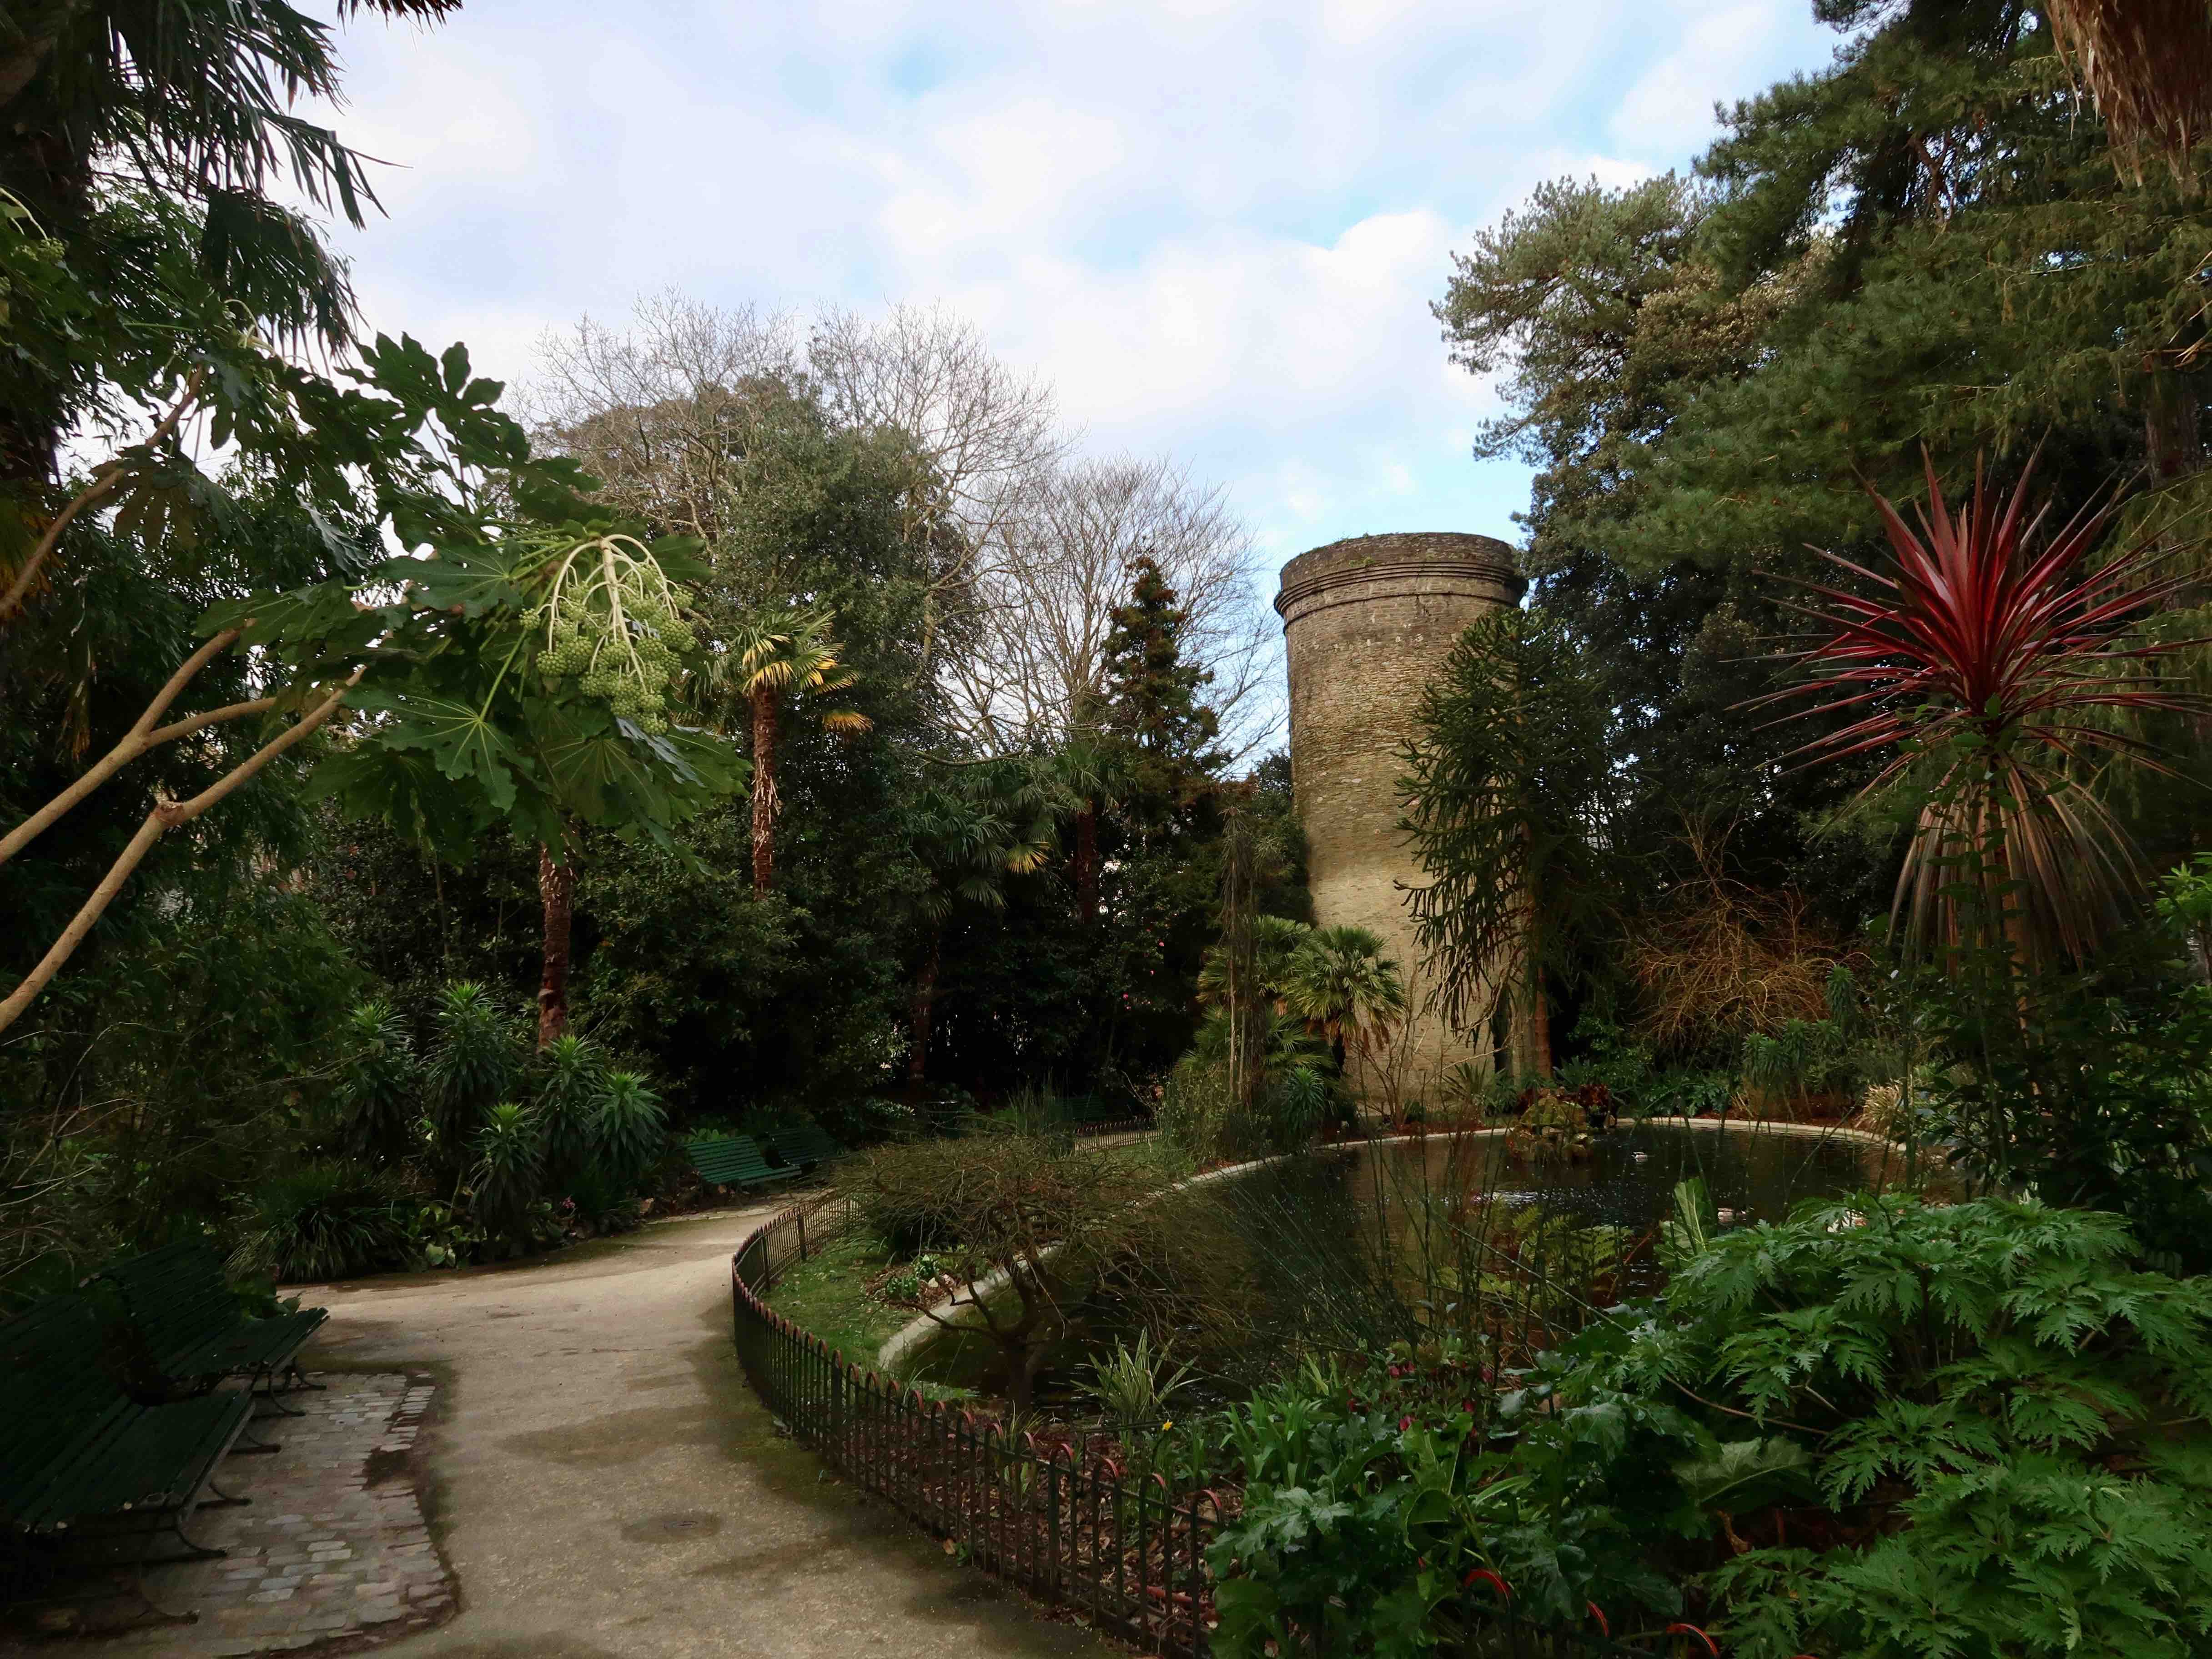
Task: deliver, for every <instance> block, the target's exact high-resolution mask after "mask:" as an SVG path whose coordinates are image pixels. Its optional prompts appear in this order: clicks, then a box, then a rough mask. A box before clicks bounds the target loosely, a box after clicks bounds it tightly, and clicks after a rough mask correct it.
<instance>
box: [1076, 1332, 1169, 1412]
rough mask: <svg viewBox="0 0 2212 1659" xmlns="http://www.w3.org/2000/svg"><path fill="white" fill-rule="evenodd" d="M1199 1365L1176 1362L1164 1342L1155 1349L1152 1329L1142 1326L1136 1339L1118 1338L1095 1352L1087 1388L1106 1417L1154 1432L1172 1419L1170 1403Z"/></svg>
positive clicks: (1092, 1357) (1086, 1390)
mask: <svg viewBox="0 0 2212 1659" xmlns="http://www.w3.org/2000/svg"><path fill="white" fill-rule="evenodd" d="M1195 1369H1196V1368H1195V1367H1194V1365H1192V1364H1190V1363H1189V1362H1188V1361H1185V1362H1184V1363H1182V1364H1176V1363H1175V1360H1174V1358H1173V1356H1172V1355H1171V1354H1170V1352H1169V1351H1168V1349H1167V1346H1165V1345H1164V1344H1163V1345H1161V1346H1159V1347H1158V1348H1155V1347H1154V1346H1152V1333H1151V1332H1150V1331H1144V1330H1140V1331H1139V1332H1138V1333H1137V1340H1135V1341H1134V1342H1130V1341H1127V1340H1123V1341H1120V1342H1116V1343H1115V1345H1114V1346H1113V1347H1112V1348H1111V1349H1110V1350H1109V1351H1108V1352H1104V1353H1096V1354H1093V1355H1091V1381H1090V1382H1089V1383H1087V1384H1085V1392H1087V1393H1088V1394H1089V1395H1090V1396H1091V1399H1092V1400H1093V1401H1096V1402H1097V1406H1098V1409H1099V1410H1100V1411H1101V1412H1103V1413H1105V1416H1106V1419H1107V1421H1109V1423H1113V1424H1116V1425H1121V1426H1123V1427H1125V1428H1134V1429H1140V1430H1142V1431H1145V1432H1146V1435H1148V1436H1149V1435H1151V1434H1153V1433H1157V1432H1158V1431H1159V1430H1160V1429H1161V1428H1162V1427H1163V1426H1164V1425H1166V1424H1167V1423H1168V1422H1169V1421H1170V1420H1171V1419H1170V1413H1171V1411H1172V1407H1171V1405H1170V1401H1173V1399H1174V1397H1175V1396H1176V1395H1177V1394H1178V1393H1180V1392H1181V1391H1182V1388H1183V1385H1184V1384H1185V1383H1188V1382H1189V1381H1190V1379H1191V1376H1192V1373H1193V1371H1194V1370H1195Z"/></svg>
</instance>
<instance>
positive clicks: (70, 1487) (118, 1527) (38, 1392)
mask: <svg viewBox="0 0 2212 1659" xmlns="http://www.w3.org/2000/svg"><path fill="white" fill-rule="evenodd" d="M105 1346H106V1343H105V1333H104V1331H103V1329H102V1325H101V1320H100V1311H99V1310H98V1309H96V1308H95V1307H94V1306H93V1304H91V1303H90V1302H88V1301H87V1300H86V1299H85V1298H84V1297H79V1296H56V1297H47V1298H46V1300H45V1301H43V1302H40V1303H36V1304H33V1305H32V1307H31V1308H30V1309H29V1310H28V1311H27V1312H25V1313H24V1314H22V1315H21V1316H19V1317H17V1318H15V1319H13V1320H11V1321H9V1322H8V1323H7V1324H5V1325H0V1520H4V1522H5V1527H6V1530H7V1532H8V1533H9V1534H10V1535H11V1536H12V1538H13V1540H14V1542H15V1545H16V1546H17V1547H19V1548H23V1549H25V1550H27V1549H29V1548H30V1547H33V1546H34V1545H43V1546H45V1547H46V1552H47V1553H51V1552H52V1548H53V1547H55V1546H57V1545H58V1543H59V1542H60V1541H62V1540H63V1538H64V1535H65V1534H71V1535H74V1536H76V1537H79V1538H94V1537H105V1536H112V1535H116V1534H138V1535H143V1540H144V1545H143V1548H142V1549H141V1551H140V1553H139V1558H138V1562H137V1565H138V1567H139V1569H140V1571H142V1572H143V1570H144V1569H145V1568H146V1567H148V1566H150V1565H155V1563H156V1562H158V1561H178V1560H204V1559H209V1558H210V1557H215V1556H220V1555H222V1554H223V1553H224V1552H223V1551H222V1550H219V1549H210V1548H208V1547H206V1546H204V1545H202V1544H198V1543H195V1542H194V1541H192V1539H191V1536H190V1535H189V1534H187V1533H186V1532H185V1522H187V1521H189V1520H190V1519H191V1516H192V1513H193V1511H194V1510H197V1509H199V1508H202V1507H222V1506H223V1505H227V1504H244V1503H246V1502H249V1501H250V1500H249V1499H246V1498H233V1497H230V1496H229V1495H228V1494H227V1493H225V1492H223V1491H222V1489H221V1488H220V1487H218V1486H216V1485H215V1484H214V1480H213V1479H212V1477H213V1475H214V1473H215V1468H216V1464H218V1463H220V1462H222V1458H223V1455H224V1454H225V1453H227V1452H228V1451H230V1450H231V1449H232V1447H233V1443H234V1442H235V1441H236V1440H237V1438H238V1437H239V1434H240V1431H242V1430H243V1429H244V1428H245V1427H246V1419H248V1418H249V1417H251V1416H252V1413H253V1401H252V1396H251V1395H248V1394H247V1393H246V1392H245V1391H244V1390H242V1389H228V1390H224V1391H222V1392H219V1393H215V1394H208V1395H201V1396H200V1397H199V1398H197V1399H196V1400H183V1401H176V1402H175V1403H173V1404H170V1405H161V1406H141V1405H137V1404H136V1403H134V1402H133V1401H131V1399H130V1398H129V1397H128V1396H127V1395H125V1393H124V1391H123V1389H122V1387H121V1385H120V1384H119V1383H117V1381H116V1380H115V1378H114V1376H112V1374H111V1372H110V1371H109V1370H108V1368H107V1365H106V1358H105V1352H104V1350H105ZM206 1492H214V1493H215V1496H214V1497H213V1498H207V1497H205V1496H204V1493H206ZM164 1531H168V1532H173V1533H174V1534H176V1537H177V1541H178V1542H179V1543H180V1544H181V1545H182V1546H183V1547H184V1552H185V1553H183V1554H181V1555H163V1556H158V1557H157V1556H155V1554H154V1553H153V1549H154V1543H155V1540H156V1539H157V1538H158V1537H160V1535H161V1534H162V1533H163V1532H164ZM139 1594H140V1595H141V1596H143V1597H144V1599H145V1601H146V1603H147V1605H148V1606H149V1607H154V1608H155V1611H156V1612H161V1613H165V1616H167V1617H171V1618H177V1617H187V1616H189V1615H180V1614H172V1613H166V1610H165V1609H163V1608H161V1607H160V1606H159V1605H158V1604H157V1603H155V1601H154V1600H153V1598H152V1597H151V1596H148V1595H146V1594H145V1589H144V1585H143V1583H141V1585H140V1587H139Z"/></svg>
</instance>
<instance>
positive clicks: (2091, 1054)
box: [1917, 940, 2212, 1272]
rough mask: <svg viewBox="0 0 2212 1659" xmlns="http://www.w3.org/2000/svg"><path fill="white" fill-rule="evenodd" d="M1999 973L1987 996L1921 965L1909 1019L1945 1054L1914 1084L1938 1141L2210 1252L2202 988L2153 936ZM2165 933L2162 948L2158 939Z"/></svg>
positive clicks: (2058, 1200) (1994, 1171)
mask: <svg viewBox="0 0 2212 1659" xmlns="http://www.w3.org/2000/svg"><path fill="white" fill-rule="evenodd" d="M2145 945H2146V946H2147V947H2148V960H2145V958H2144V954H2143V953H2141V952H2139V953H2137V954H2136V955H2134V956H2132V957H2130V956H2129V955H2124V954H2120V955H2115V956H2114V957H2113V958H2112V959H2111V960H2109V961H2107V962H2106V963H2102V964H2100V966H2098V967H2096V968H2093V969H2087V970H2080V971H2065V970H2062V971H2057V972H2052V973H2048V974H2043V975H2034V976H2033V977H2025V978H2020V979H2015V980H2012V981H2010V983H2011V990H2012V1000H2011V1001H2010V1002H2009V1003H2008V1004H2004V1005H2001V1006H1996V1007H1992V1006H1990V997H1989V995H1988V993H1987V989H1986V987H1984V986H1982V985H1979V984H1978V983H1976V982H1975V981H1972V980H1971V979H1969V980H1966V981H1951V980H1948V979H1943V978H1940V977H1935V976H1932V975H1931V976H1930V977H1929V979H1928V980H1927V981H1924V982H1923V985H1922V986H1921V987H1920V989H1919V994H1918V998H1917V1017H1918V1018H1919V1019H1920V1020H1921V1021H1922V1022H1923V1023H1924V1024H1925V1026H1926V1029H1927V1032H1928V1037H1929V1042H1931V1044H1932V1045H1933V1046H1934V1048H1935V1049H1936V1053H1937V1054H1939V1056H1941V1057H1942V1058H1943V1059H1944V1060H1948V1061H1949V1062H1950V1063H1949V1064H1948V1065H1946V1066H1943V1067H1942V1068H1941V1069H1940V1070H1939V1071H1937V1072H1936V1073H1934V1074H1933V1075H1931V1076H1930V1078H1929V1079H1928V1081H1927V1083H1926V1084H1925V1085H1923V1087H1922V1088H1921V1089H1920V1091H1919V1093H1920V1096H1921V1108H1922V1109H1923V1111H1924V1112H1925V1113H1926V1115H1927V1117H1928V1120H1929V1122H1930V1123H1931V1124H1933V1125H1935V1126H1945V1125H1948V1126H1955V1127H1954V1128H1953V1132H1952V1133H1948V1134H1945V1135H1942V1136H1941V1137H1940V1139H1939V1140H1938V1147H1939V1149H1940V1150H1942V1151H1945V1152H1949V1153H1950V1154H1951V1156H1952V1157H1953V1158H1954V1160H1955V1161H1956V1162H1958V1163H1959V1164H1961V1165H1962V1166H1964V1167H1966V1169H1968V1170H1972V1171H1973V1172H1974V1173H1976V1174H1978V1176H1981V1177H1982V1178H1983V1179H1984V1180H1990V1179H1995V1180H1998V1181H2002V1182H2006V1183H2007V1184H2010V1185H2015V1186H2018V1187H2023V1188H2028V1189H2031V1190H2033V1191H2034V1192H2036V1193H2037V1194H2039V1195H2040V1196H2042V1197H2043V1198H2045V1200H2048V1201H2049V1202H2051V1203H2054V1204H2065V1205H2075V1206H2083V1207H2087V1208H2093V1209H2106V1210H2112V1211H2116V1212H2121V1213H2124V1214H2125V1215H2127V1216H2128V1217H2129V1218H2130V1222H2131V1223H2132V1225H2133V1227H2134V1230H2135V1236H2136V1238H2137V1239H2138V1240H2139V1241H2140V1243H2142V1246H2143V1247H2144V1248H2145V1249H2148V1250H2151V1251H2154V1252H2156V1253H2158V1254H2159V1255H2162V1256H2166V1257H2169V1258H2171V1259H2172V1260H2173V1261H2177V1262H2179V1263H2182V1264H2184V1265H2185V1266H2186V1267H2188V1269H2189V1270H2190V1271H2192V1272H2201V1271H2203V1270H2204V1269H2205V1268H2206V1267H2208V1266H2212V1189H2208V1185H2207V1183H2208V1182H2209V1181H2212V987H2207V986H2206V985H2205V984H2204V983H2203V981H2200V980H2198V979H2197V978H2196V977H2195V975H2193V974H2192V973H2191V972H2190V971H2189V970H2188V969H2187V967H2186V966H2185V963H2180V962H2177V961H2175V960H2173V959H2172V955H2171V954H2169V952H2170V951H2171V945H2170V944H2168V943H2167V942H2166V941H2159V940H2151V941H2145ZM2161 947H2163V948H2161Z"/></svg>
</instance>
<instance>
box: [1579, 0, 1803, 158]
mask: <svg viewBox="0 0 2212 1659" xmlns="http://www.w3.org/2000/svg"><path fill="white" fill-rule="evenodd" d="M1781 21H1782V20H1781V19H1780V18H1778V16H1777V15H1775V8H1774V7H1773V6H1771V5H1769V4H1765V3H1762V0H1743V3H1740V4H1733V5H1721V6H1717V7H1715V8H1713V9H1711V10H1710V11H1709V12H1707V14H1706V15H1704V16H1700V17H1698V18H1696V19H1694V20H1693V21H1691V22H1690V24H1689V27H1688V29H1687V32H1686V34H1685V35H1684V36H1683V38H1682V40H1681V44H1680V46H1677V47H1676V48H1675V49H1674V51H1673V52H1669V53H1668V55H1667V56H1666V57H1665V58H1662V59H1661V60H1660V61H1659V62H1658V63H1657V64H1654V65H1652V66H1651V67H1650V69H1649V70H1646V71H1645V72H1644V75H1643V76H1642V77H1641V78H1640V79H1639V80H1638V82H1636V84H1635V85H1634V86H1632V88H1629V91H1628V94H1627V95H1626V97H1624V98H1623V99H1622V100H1620V108H1619V109H1618V110H1617V111H1615V112H1614V114H1613V123H1612V131H1613V137H1614V140H1615V141H1616V142H1617V143H1620V145H1621V146H1622V147H1623V148H1625V149H1633V150H1638V151H1642V152H1644V153H1645V154H1650V153H1651V152H1652V151H1655V150H1659V151H1677V152H1681V153H1685V154H1686V153H1687V152H1688V151H1690V150H1691V149H1694V148H1695V147H1697V146H1699V145H1700V144H1702V143H1705V142H1707V141H1709V140H1710V139H1711V138H1712V137H1713V136H1714V135H1715V132H1716V130H1717V129H1716V125H1715V123H1714V120H1713V106H1714V104H1715V103H1716V102H1717V101H1730V100H1734V99H1736V98H1741V97H1747V96H1748V95H1750V94H1752V93H1754V92H1757V91H1759V90H1760V82H1759V79H1758V78H1757V74H1756V70H1755V67H1754V66H1755V65H1757V64H1759V63H1760V62H1761V61H1762V60H1763V59H1765V58H1766V57H1767V56H1768V55H1769V52H1770V50H1771V45H1772V42H1773V40H1774V38H1775V36H1776V34H1777V33H1778V32H1779V29H1780V26H1781Z"/></svg>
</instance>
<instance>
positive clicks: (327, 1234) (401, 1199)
mask: <svg viewBox="0 0 2212 1659" xmlns="http://www.w3.org/2000/svg"><path fill="white" fill-rule="evenodd" d="M412 1205H413V1200H412V1199H411V1198H410V1194H408V1192H407V1189H406V1187H405V1185H404V1182H401V1181H400V1180H398V1178H397V1177H396V1176H392V1175H389V1174H383V1173H380V1172H377V1171H374V1170H367V1169H364V1168H362V1166H361V1165H359V1164H343V1163H330V1164H307V1165H304V1166H303V1167H301V1168H300V1169H297V1170H289V1171H288V1172H286V1173H284V1174H283V1175H279V1176H273V1177H272V1178H270V1180H267V1181H264V1182H262V1183H261V1185H260V1186H258V1187H257V1188H254V1190H253V1193H252V1198H251V1200H250V1206H249V1208H248V1210H247V1212H246V1217H245V1225H244V1228H243V1237H241V1239H240V1243H239V1244H238V1246H237V1248H236V1249H234V1251H233V1252H232V1255H231V1264H230V1265H231V1267H232V1269H233V1271H234V1272H237V1273H244V1274H248V1275H260V1276H265V1277H267V1278H269V1279H274V1280H276V1282H277V1283H278V1284H280V1285H287V1284H289V1285H296V1284H305V1283H309V1282H313V1281H315V1280H319V1279H346V1278H350V1277H352V1276H353V1275H355V1274H356V1273H372V1272H374V1271H376V1270H378V1269H380V1268H386V1267H399V1266H402V1265H404V1264H405V1263H406V1262H407V1261H409V1259H410V1256H411V1255H412V1254H413V1252H412V1250H411V1249H410V1241H409V1237H408V1218H409V1214H410V1209H411V1208H412Z"/></svg>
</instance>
